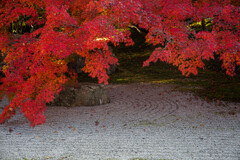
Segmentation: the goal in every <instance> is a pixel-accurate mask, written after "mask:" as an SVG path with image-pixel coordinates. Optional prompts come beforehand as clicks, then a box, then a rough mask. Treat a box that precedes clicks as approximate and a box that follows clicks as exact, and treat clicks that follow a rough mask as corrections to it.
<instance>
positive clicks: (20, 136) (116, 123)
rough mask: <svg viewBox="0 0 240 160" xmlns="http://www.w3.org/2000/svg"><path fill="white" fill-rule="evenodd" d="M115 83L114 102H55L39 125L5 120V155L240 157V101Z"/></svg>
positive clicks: (6, 159)
mask: <svg viewBox="0 0 240 160" xmlns="http://www.w3.org/2000/svg"><path fill="white" fill-rule="evenodd" d="M107 88H108V91H109V96H110V99H111V103H109V104H106V105H101V106H93V107H86V106H81V107H73V108H68V107H59V106H51V107H48V109H47V110H46V112H45V115H46V118H47V120H46V123H44V124H42V125H40V126H36V127H34V128H33V127H30V123H29V122H28V120H27V119H26V118H25V117H24V116H23V115H22V114H19V113H17V115H16V116H14V117H13V118H12V119H10V120H9V121H8V122H6V123H5V124H3V125H0V159H1V160H12V159H14V160H15V159H25V160H26V159H40V160H42V159H43V160H45V159H54V160H55V159H56V160H60V159H61V160H63V159H66V160H69V159H71V160H75V159H76V160H78V159H79V160H85V159H86V160H95V159H97V160H99V159H103V160H105V159H111V160H112V159H119V160H125V159H126V160H127V159H133V158H143V159H144V158H146V159H172V160H206V159H207V160H240V104H239V103H226V102H222V101H219V102H207V101H205V100H203V99H201V98H199V97H196V96H194V95H193V94H191V93H181V92H177V91H174V90H173V88H172V87H171V86H169V85H160V84H146V83H143V84H128V85H108V86H107ZM7 103H8V102H7V99H6V98H5V99H3V101H2V102H1V103H0V106H5V105H7ZM0 111H2V108H0Z"/></svg>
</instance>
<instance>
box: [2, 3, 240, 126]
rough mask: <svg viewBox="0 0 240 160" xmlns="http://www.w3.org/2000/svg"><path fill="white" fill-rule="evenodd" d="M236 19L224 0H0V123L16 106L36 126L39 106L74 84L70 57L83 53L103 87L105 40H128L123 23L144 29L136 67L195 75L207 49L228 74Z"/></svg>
mask: <svg viewBox="0 0 240 160" xmlns="http://www.w3.org/2000/svg"><path fill="white" fill-rule="evenodd" d="M207 22H208V25H207ZM239 22H240V7H239V4H238V2H237V1H230V0H168V1H165V0H151V1H149V0H14V1H13V0H2V1H1V3H0V50H1V53H2V56H4V55H5V56H6V57H5V58H4V63H5V65H4V67H3V69H2V72H3V73H4V75H5V77H3V78H1V82H2V85H0V90H1V95H2V97H3V95H4V94H6V95H7V96H8V97H9V98H10V99H11V103H10V104H9V105H8V106H6V107H5V108H4V110H3V112H2V114H1V115H0V123H4V122H5V121H6V120H7V119H10V118H11V116H13V115H14V114H15V112H16V109H17V108H20V112H21V113H24V114H25V117H27V118H28V119H29V120H30V122H31V125H32V126H35V125H38V124H42V123H44V122H45V116H44V114H43V112H44V110H45V109H46V103H48V102H51V101H52V100H53V99H54V97H55V96H56V95H57V94H59V92H60V91H61V90H62V89H64V84H66V83H69V82H71V81H72V82H76V78H77V75H76V73H74V72H73V71H71V70H69V69H68V67H67V62H68V57H69V56H71V55H72V54H78V55H80V56H81V57H84V58H85V64H86V65H85V66H84V68H83V69H82V70H83V71H84V72H86V73H89V75H90V76H91V77H97V78H98V80H99V83H104V84H107V83H108V82H107V80H108V78H109V77H108V75H107V73H106V70H107V69H108V68H109V66H110V65H112V64H118V60H117V58H116V57H114V56H113V55H112V52H110V51H109V47H108V44H109V43H112V44H113V45H114V46H117V45H119V43H122V42H123V43H125V45H133V43H134V42H133V40H132V39H131V38H130V34H131V32H130V31H129V28H135V29H137V30H138V31H139V32H141V30H143V29H144V30H145V31H148V33H147V35H146V42H148V43H150V44H153V45H154V46H156V49H155V51H154V52H153V53H152V54H151V56H150V57H149V59H148V60H146V61H145V62H144V63H143V66H148V65H149V64H150V62H156V61H157V60H161V61H165V62H167V63H170V64H173V65H175V66H178V68H179V70H180V71H181V72H182V73H183V75H186V76H188V75H189V74H194V75H196V74H197V73H198V69H199V68H204V62H203V61H204V60H209V59H213V58H214V54H215V55H219V56H220V59H221V60H222V67H223V68H224V69H225V70H226V73H227V74H228V75H231V76H233V75H234V74H235V67H236V66H237V65H240V52H239V46H240V42H239V40H240V25H239ZM194 23H200V26H201V29H200V30H196V29H195V28H194ZM209 24H210V25H209ZM24 27H25V28H24ZM26 28H28V29H26Z"/></svg>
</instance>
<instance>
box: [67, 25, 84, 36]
mask: <svg viewBox="0 0 240 160" xmlns="http://www.w3.org/2000/svg"><path fill="white" fill-rule="evenodd" d="M70 26H74V27H76V29H74V30H73V31H70V32H67V33H64V35H67V34H71V33H73V32H75V31H76V30H78V29H79V28H82V27H79V26H75V25H70Z"/></svg>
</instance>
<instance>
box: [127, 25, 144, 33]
mask: <svg viewBox="0 0 240 160" xmlns="http://www.w3.org/2000/svg"><path fill="white" fill-rule="evenodd" d="M128 27H129V28H135V29H136V30H137V31H138V32H139V33H141V31H140V29H139V28H137V27H136V26H134V25H128Z"/></svg>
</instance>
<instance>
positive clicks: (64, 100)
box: [49, 83, 110, 107]
mask: <svg viewBox="0 0 240 160" xmlns="http://www.w3.org/2000/svg"><path fill="white" fill-rule="evenodd" d="M109 102H110V99H109V96H108V93H107V89H106V87H105V86H104V85H101V84H94V83H79V84H78V85H77V86H74V87H73V86H67V87H66V88H65V90H63V91H61V92H60V94H59V95H58V96H57V97H56V98H55V99H54V101H53V102H51V103H49V105H50V106H67V107H76V106H95V105H103V104H107V103H109Z"/></svg>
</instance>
